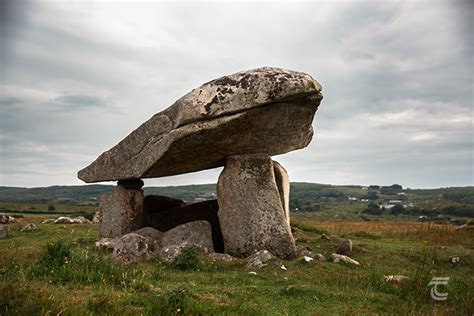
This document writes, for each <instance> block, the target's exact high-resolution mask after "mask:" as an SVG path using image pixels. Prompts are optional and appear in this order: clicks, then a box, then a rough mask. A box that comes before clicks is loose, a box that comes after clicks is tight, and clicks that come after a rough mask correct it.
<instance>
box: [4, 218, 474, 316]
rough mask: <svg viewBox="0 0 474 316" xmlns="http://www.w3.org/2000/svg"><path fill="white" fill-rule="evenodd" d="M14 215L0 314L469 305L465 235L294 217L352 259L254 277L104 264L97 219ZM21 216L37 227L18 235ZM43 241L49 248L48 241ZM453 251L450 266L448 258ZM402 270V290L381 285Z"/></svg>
mask: <svg viewBox="0 0 474 316" xmlns="http://www.w3.org/2000/svg"><path fill="white" fill-rule="evenodd" d="M40 221H41V216H35V217H30V218H28V217H25V218H20V219H19V222H18V223H15V224H12V225H11V233H10V235H9V236H8V237H7V238H6V239H2V240H0V315H57V314H61V315H140V314H143V315H215V314H228V315H241V314H243V315H319V314H320V315H328V314H386V313H389V314H404V315H406V314H438V315H445V314H450V315H471V314H472V313H473V312H474V301H473V297H474V286H473V285H474V273H473V268H472V267H474V234H473V232H472V230H471V231H455V230H454V228H453V226H449V225H437V224H429V223H416V222H393V221H391V222H346V221H325V222H318V221H314V220H308V219H305V218H297V217H294V220H293V221H292V226H293V230H294V235H295V237H296V238H297V243H298V244H301V245H307V246H309V247H311V248H312V249H313V250H314V251H316V252H320V253H322V254H324V255H325V256H326V257H327V258H328V257H329V255H330V254H331V253H333V252H334V250H335V249H336V247H337V242H329V241H324V240H321V239H320V237H321V234H322V233H326V234H328V235H333V234H335V235H338V236H340V237H345V238H350V239H351V240H352V241H353V243H354V250H353V252H352V254H351V256H352V257H353V258H355V259H357V260H359V261H360V262H361V263H362V264H361V265H360V266H353V265H347V264H342V263H332V262H319V261H313V262H311V263H306V262H304V261H302V260H301V259H295V260H288V261H287V260H285V261H283V264H284V265H285V266H286V267H287V269H288V270H287V271H283V270H281V269H279V268H277V267H275V264H274V263H273V262H272V263H270V264H268V266H266V267H265V268H263V269H262V270H259V271H257V275H251V274H249V273H248V272H249V270H248V269H247V268H245V261H244V260H237V262H233V263H220V262H212V261H209V260H208V259H206V258H205V257H201V256H200V257H198V259H199V263H198V266H197V268H194V269H188V270H186V269H185V270H181V269H177V268H175V267H173V266H172V265H170V264H167V263H164V262H162V261H160V260H157V259H155V260H152V261H148V262H140V263H135V264H130V265H126V266H122V265H116V264H113V263H112V262H111V261H110V259H109V258H108V257H107V254H106V253H104V252H101V251H98V250H96V249H95V246H94V242H95V241H96V239H97V230H98V229H97V226H96V225H91V224H80V225H55V224H41V223H40ZM27 222H35V223H37V225H38V230H37V231H33V232H19V228H21V227H22V226H23V225H24V224H25V223H27ZM48 245H49V246H48ZM453 255H457V256H460V258H461V261H460V264H458V265H456V266H453V265H451V264H450V263H449V258H450V257H451V256H453ZM394 274H401V275H405V276H408V277H409V278H410V281H409V282H408V283H406V284H405V285H402V286H401V287H396V286H394V285H391V284H386V283H384V282H383V276H384V275H394ZM432 277H449V278H450V279H449V282H448V285H447V286H440V287H439V288H438V290H439V291H445V292H447V293H448V295H449V296H448V299H447V300H446V301H441V302H437V301H434V300H433V299H432V298H431V297H430V288H429V287H428V283H429V281H430V280H431V278H432Z"/></svg>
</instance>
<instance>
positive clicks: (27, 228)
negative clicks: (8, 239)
mask: <svg viewBox="0 0 474 316" xmlns="http://www.w3.org/2000/svg"><path fill="white" fill-rule="evenodd" d="M37 229H38V227H37V226H36V225H35V224H34V223H28V224H26V225H25V226H23V228H22V229H20V231H21V232H25V231H32V230H37Z"/></svg>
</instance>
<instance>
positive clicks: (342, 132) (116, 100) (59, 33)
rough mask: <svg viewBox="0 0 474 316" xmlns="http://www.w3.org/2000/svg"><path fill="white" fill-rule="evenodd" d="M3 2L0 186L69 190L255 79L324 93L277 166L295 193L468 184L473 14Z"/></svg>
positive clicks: (334, 6)
mask: <svg viewBox="0 0 474 316" xmlns="http://www.w3.org/2000/svg"><path fill="white" fill-rule="evenodd" d="M0 1H1V7H0V12H2V13H1V16H0V18H1V20H0V21H1V22H0V23H1V24H0V29H1V31H0V53H1V60H0V63H1V69H0V75H1V94H0V128H1V130H0V132H1V133H0V150H1V152H0V185H8V186H27V187H32V186H46V185H54V184H67V185H72V184H81V183H82V182H81V181H80V180H78V179H77V178H76V174H77V171H78V170H79V169H82V168H83V167H85V166H86V165H88V164H89V163H90V162H92V161H93V160H94V159H95V158H96V157H97V156H98V155H99V154H100V153H102V152H103V151H104V150H106V149H109V148H110V147H112V146H113V145H115V144H116V143H117V142H118V141H120V140H121V139H122V138H123V137H125V136H126V135H128V134H129V133H130V132H131V131H132V130H133V129H135V128H136V127H137V126H138V125H140V124H141V123H142V122H144V121H145V120H147V119H148V118H150V117H151V116H152V115H153V114H154V113H157V112H159V111H161V110H163V109H165V108H166V107H168V106H169V105H171V104H172V103H173V102H174V101H175V100H176V99H178V98H179V97H181V96H182V95H183V94H185V93H186V92H188V91H190V90H191V89H193V88H195V87H197V86H199V85H200V84H202V83H204V82H207V81H209V80H210V79H213V78H216V77H219V76H222V75H226V74H231V73H234V72H237V71H240V70H244V69H251V68H256V67H261V66H273V67H281V68H287V69H291V70H298V71H303V72H306V73H308V74H311V75H312V76H313V77H314V78H315V79H317V80H318V81H319V82H320V83H321V84H322V86H323V92H324V95H325V97H324V100H323V101H322V103H321V106H320V108H319V110H318V112H317V115H316V119H315V121H314V128H315V138H314V139H313V142H312V143H311V144H310V145H309V146H308V147H307V148H306V149H303V150H300V151H296V152H291V153H288V154H285V155H281V156H277V157H276V158H275V159H276V160H278V161H280V162H281V163H282V164H283V165H284V166H285V167H286V168H287V170H288V172H289V174H290V178H291V180H292V181H307V182H318V183H330V184H392V183H400V184H402V185H403V186H407V187H412V188H420V187H446V186H458V185H473V184H474V180H473V177H474V176H473V149H474V148H473V138H474V136H473V87H474V85H473V46H474V45H473V35H472V34H473V24H472V21H473V5H472V2H469V1H448V0H446V1H428V0H426V1H403V2H399V1H314V2H300V3H290V2H277V3H269V2H263V3H262V2H261V3H250V2H246V3H229V2H213V3H210V2H206V3H196V2H191V3H189V2H174V3H166V2H150V1H148V2H135V1H134V2H130V3H126V2H120V3H119V2H112V1H101V2H83V1H76V2H69V1H68V2H66V1H55V2H47V1H46V2H26V1H5V0H0ZM219 172H220V169H215V170H210V171H204V172H198V173H194V174H189V175H182V176H175V177H166V178H161V179H154V180H148V181H146V184H147V185H178V184H188V183H212V182H215V181H216V180H217V176H218V174H219Z"/></svg>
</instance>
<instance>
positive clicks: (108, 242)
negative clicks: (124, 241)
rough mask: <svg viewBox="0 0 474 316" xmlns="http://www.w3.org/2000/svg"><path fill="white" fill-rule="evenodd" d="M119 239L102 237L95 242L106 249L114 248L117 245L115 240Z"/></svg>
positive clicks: (100, 247) (97, 245)
mask: <svg viewBox="0 0 474 316" xmlns="http://www.w3.org/2000/svg"><path fill="white" fill-rule="evenodd" d="M116 240H117V239H115V238H106V237H104V238H101V239H99V240H98V241H96V242H95V246H96V247H97V248H99V249H104V250H113V249H114V246H115V242H116Z"/></svg>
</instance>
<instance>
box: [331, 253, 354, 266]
mask: <svg viewBox="0 0 474 316" xmlns="http://www.w3.org/2000/svg"><path fill="white" fill-rule="evenodd" d="M331 259H332V261H333V262H345V263H351V264H355V265H360V262H359V261H357V260H355V259H352V258H350V257H348V256H344V255H340V254H337V253H333V254H332V255H331Z"/></svg>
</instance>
